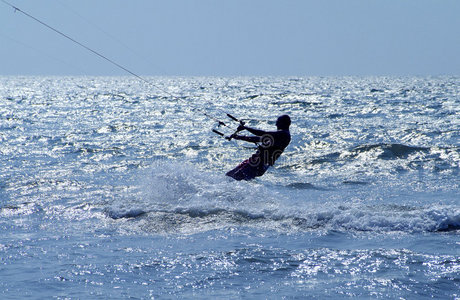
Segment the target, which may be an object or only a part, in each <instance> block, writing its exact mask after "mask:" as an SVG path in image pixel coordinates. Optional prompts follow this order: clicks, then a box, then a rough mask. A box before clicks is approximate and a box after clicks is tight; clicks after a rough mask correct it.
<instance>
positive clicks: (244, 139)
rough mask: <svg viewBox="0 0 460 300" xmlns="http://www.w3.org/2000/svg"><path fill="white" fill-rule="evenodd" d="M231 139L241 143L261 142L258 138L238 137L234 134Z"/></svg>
mask: <svg viewBox="0 0 460 300" xmlns="http://www.w3.org/2000/svg"><path fill="white" fill-rule="evenodd" d="M230 138H232V139H235V140H240V141H246V142H250V143H259V142H260V137H258V136H244V135H237V134H232V135H231V136H230Z"/></svg>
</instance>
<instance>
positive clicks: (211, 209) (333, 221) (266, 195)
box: [105, 162, 460, 234]
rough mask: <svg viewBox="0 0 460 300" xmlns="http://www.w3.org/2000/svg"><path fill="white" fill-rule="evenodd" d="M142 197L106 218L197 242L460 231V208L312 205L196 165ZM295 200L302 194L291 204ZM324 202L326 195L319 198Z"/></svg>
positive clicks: (161, 173) (162, 172)
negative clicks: (237, 234)
mask: <svg viewBox="0 0 460 300" xmlns="http://www.w3.org/2000/svg"><path fill="white" fill-rule="evenodd" d="M143 178H144V183H143V184H142V185H141V190H142V192H141V196H140V198H139V199H137V200H133V201H130V202H125V201H120V202H116V203H112V205H111V206H110V207H108V208H106V210H105V211H106V215H107V217H109V218H111V219H114V220H115V221H116V222H121V223H120V225H123V226H129V227H130V228H131V229H132V230H140V231H144V232H150V233H160V234H168V233H179V234H189V233H190V234H192V233H198V232H204V231H208V230H216V229H229V228H234V227H251V228H258V229H262V230H275V231H280V232H286V233H292V232H302V231H321V232H328V231H339V232H379V233H388V232H405V233H417V232H444V231H458V230H460V208H459V207H458V206H452V205H441V204H439V205H433V206H429V207H428V206H416V205H399V204H388V203H385V204H369V203H365V202H358V203H348V201H347V200H345V199H343V200H342V201H336V202H334V203H332V202H331V201H326V202H321V201H309V200H311V198H310V197H311V194H310V193H309V192H310V190H311V189H310V188H307V189H300V190H299V189H295V190H293V189H292V188H290V185H289V184H288V185H287V186H286V188H285V189H277V190H276V191H275V190H272V189H271V188H270V187H269V186H268V187H267V186H265V185H261V184H259V183H257V182H235V181H233V180H232V179H229V178H226V177H224V176H222V175H216V174H212V173H210V172H208V171H204V170H198V169H196V168H195V167H194V166H191V165H183V164H178V163H171V162H164V163H158V164H156V165H155V166H153V167H152V168H151V169H150V170H149V172H148V173H147V175H144V176H143ZM291 192H305V193H304V194H302V197H303V201H298V200H296V201H293V200H292V199H293V198H295V197H298V196H294V194H291ZM317 194H319V195H321V190H317Z"/></svg>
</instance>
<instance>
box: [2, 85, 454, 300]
mask: <svg viewBox="0 0 460 300" xmlns="http://www.w3.org/2000/svg"><path fill="white" fill-rule="evenodd" d="M150 81H151V82H152V86H146V85H145V84H144V85H143V84H142V83H139V82H138V81H136V80H135V79H131V78H124V77H120V78H86V77H76V78H73V77H0V101H1V102H0V161H1V166H2V168H1V169H0V231H1V235H0V259H1V264H0V274H1V277H2V280H1V281H0V295H1V296H2V298H22V297H25V296H30V298H37V299H38V298H46V297H52V296H55V297H70V298H88V297H90V298H97V297H101V298H108V297H115V298H120V297H137V298H149V297H150V298H176V297H181V298H182V297H186V298H216V297H219V298H247V299H254V298H272V297H273V298H280V297H287V298H297V297H299V298H302V297H313V298H315V297H316V298H337V297H360V298H378V297H388V298H397V297H402V298H418V299H420V298H430V297H433V296H434V297H441V298H448V299H449V298H450V299H453V298H458V297H460V293H459V290H460V235H459V233H460V231H459V230H460V196H459V192H460V188H459V185H460V180H459V178H460V177H459V168H460V117H459V116H460V78H458V77H435V78H383V77H375V78H373V77H367V78H344V77H342V78H150ZM203 111H205V112H206V113H207V114H209V115H211V116H214V117H217V118H219V119H221V120H223V121H225V123H226V124H228V125H229V126H230V127H232V128H233V127H235V128H236V127H237V125H238V124H236V123H235V122H233V123H232V120H230V119H228V118H227V117H226V115H225V114H226V113H231V114H233V115H235V116H237V117H239V118H242V119H244V120H246V121H247V122H248V123H249V125H250V126H254V127H259V128H262V129H273V128H274V122H275V120H276V117H277V116H279V115H281V114H289V115H290V116H291V118H292V120H293V125H292V127H291V133H292V137H293V139H292V142H291V145H290V146H289V147H288V148H287V149H286V151H285V153H284V154H283V156H282V158H281V159H280V160H279V161H278V162H277V165H276V166H275V167H274V168H272V169H270V170H269V172H268V173H267V174H266V175H265V176H263V177H261V178H258V179H256V180H254V181H251V182H235V181H233V180H231V179H230V178H226V177H225V176H224V175H223V174H224V173H225V171H227V170H229V169H231V168H233V167H234V166H235V165H236V164H238V163H239V162H241V161H242V160H243V159H245V158H247V157H248V156H249V155H251V153H252V152H253V151H254V150H253V149H247V148H245V147H244V146H249V147H250V146H251V145H245V144H243V142H234V141H232V142H228V141H226V140H225V139H222V138H220V137H219V136H217V135H216V134H214V133H212V131H211V129H212V128H217V123H216V122H215V121H214V120H212V119H210V118H208V117H206V116H205V115H204V114H203V113H202V112H203ZM219 130H221V131H223V132H225V133H227V134H230V133H232V130H231V128H226V127H220V128H219Z"/></svg>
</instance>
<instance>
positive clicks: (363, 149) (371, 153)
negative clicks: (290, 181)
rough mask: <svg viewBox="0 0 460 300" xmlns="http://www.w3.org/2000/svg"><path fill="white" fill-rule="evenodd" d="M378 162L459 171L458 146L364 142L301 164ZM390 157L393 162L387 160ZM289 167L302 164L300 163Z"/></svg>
mask: <svg viewBox="0 0 460 300" xmlns="http://www.w3.org/2000/svg"><path fill="white" fill-rule="evenodd" d="M369 161H373V162H375V163H379V162H380V163H381V164H380V166H382V167H383V168H395V169H396V170H397V171H401V170H404V171H406V170H411V169H430V170H432V171H433V172H438V171H445V170H451V171H452V172H458V169H459V166H460V148H459V147H455V146H453V147H444V148H441V147H419V146H408V145H403V144H397V143H396V144H384V143H382V144H369V145H368V144H365V145H358V146H355V147H353V148H351V149H345V150H342V151H338V152H332V153H327V154H324V155H321V156H319V157H316V158H314V159H312V160H310V161H307V162H306V163H305V164H304V165H303V167H306V168H307V169H308V168H317V167H318V166H320V167H321V165H331V164H333V165H335V166H336V167H343V166H347V165H350V164H355V163H368V162H369ZM389 161H392V162H393V163H391V164H387V162H389ZM289 167H290V168H294V169H298V168H299V167H300V168H302V166H300V165H299V164H296V165H291V166H289Z"/></svg>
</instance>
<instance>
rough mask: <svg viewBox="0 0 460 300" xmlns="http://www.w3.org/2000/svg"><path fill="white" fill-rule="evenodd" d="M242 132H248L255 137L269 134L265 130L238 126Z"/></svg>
mask: <svg viewBox="0 0 460 300" xmlns="http://www.w3.org/2000/svg"><path fill="white" fill-rule="evenodd" d="M241 130H247V131H249V132H250V133H252V134H254V135H257V136H262V135H264V134H267V132H266V131H264V130H259V129H255V128H251V127H246V126H244V125H240V126H238V131H241Z"/></svg>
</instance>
